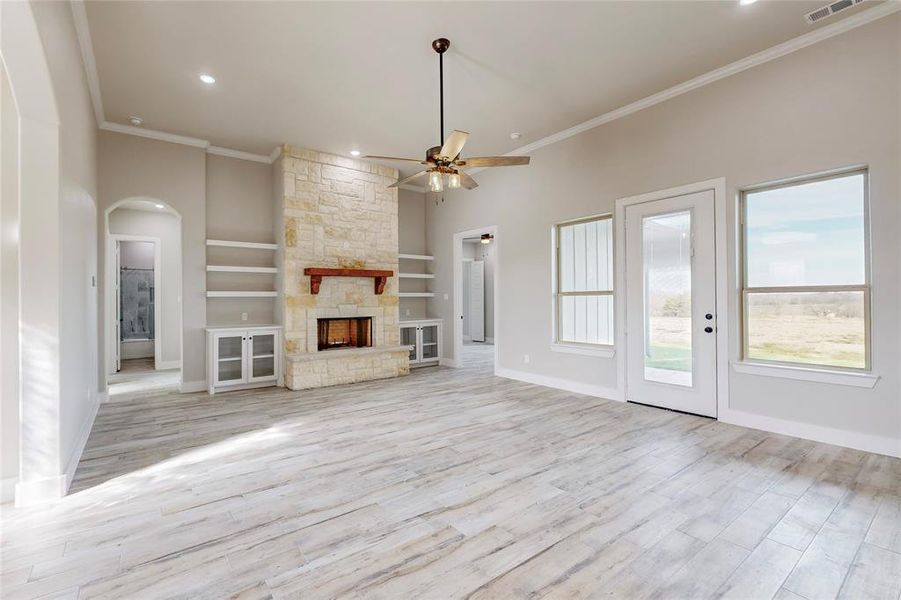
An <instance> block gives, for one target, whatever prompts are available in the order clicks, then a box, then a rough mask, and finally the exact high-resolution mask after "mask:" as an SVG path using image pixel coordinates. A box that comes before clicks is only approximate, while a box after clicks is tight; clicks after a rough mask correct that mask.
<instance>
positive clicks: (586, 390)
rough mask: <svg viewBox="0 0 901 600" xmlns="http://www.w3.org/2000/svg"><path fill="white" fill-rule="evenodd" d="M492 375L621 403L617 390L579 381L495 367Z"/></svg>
mask: <svg viewBox="0 0 901 600" xmlns="http://www.w3.org/2000/svg"><path fill="white" fill-rule="evenodd" d="M494 374H495V375H497V376H498V377H505V378H507V379H515V380H516V381H524V382H526V383H534V384H535V385H543V386H545V387H551V388H557V389H558V390H566V391H567V392H575V393H577V394H585V395H586V396H594V397H595V398H604V399H605V400H617V401H622V396H620V393H619V390H617V389H616V388H609V387H605V386H601V385H594V384H591V383H581V382H579V381H571V380H569V379H561V378H559V377H549V376H547V375H538V374H535V373H528V372H526V371H517V370H515V369H508V368H506V367H495V369H494Z"/></svg>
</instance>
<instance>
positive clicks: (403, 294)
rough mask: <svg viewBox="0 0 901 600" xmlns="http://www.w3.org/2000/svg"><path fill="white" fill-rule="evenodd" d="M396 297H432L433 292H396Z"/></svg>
mask: <svg viewBox="0 0 901 600" xmlns="http://www.w3.org/2000/svg"><path fill="white" fill-rule="evenodd" d="M397 297H398V298H434V297H435V292H398V293H397Z"/></svg>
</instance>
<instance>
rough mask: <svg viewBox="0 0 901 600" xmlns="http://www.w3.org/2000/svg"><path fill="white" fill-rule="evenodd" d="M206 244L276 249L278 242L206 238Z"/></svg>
mask: <svg viewBox="0 0 901 600" xmlns="http://www.w3.org/2000/svg"><path fill="white" fill-rule="evenodd" d="M206 245H207V246H225V247H228V248H253V249H256V250H278V244H260V243H257V242H232V241H229V240H207V241H206Z"/></svg>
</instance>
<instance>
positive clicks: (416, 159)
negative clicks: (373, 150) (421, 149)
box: [360, 154, 428, 165]
mask: <svg viewBox="0 0 901 600" xmlns="http://www.w3.org/2000/svg"><path fill="white" fill-rule="evenodd" d="M360 158H372V159H375V160H402V161H405V162H415V163H419V164H421V165H425V164H428V163H427V162H425V161H424V160H422V159H421V158H398V157H397V156H376V155H375V154H367V155H365V156H361V157H360Z"/></svg>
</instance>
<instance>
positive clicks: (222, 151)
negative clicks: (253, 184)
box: [206, 146, 280, 165]
mask: <svg viewBox="0 0 901 600" xmlns="http://www.w3.org/2000/svg"><path fill="white" fill-rule="evenodd" d="M279 150H280V149H279ZM206 151H207V153H208V154H215V155H217V156H228V157H230V158H238V159H241V160H249V161H253V162H259V163H265V164H267V165H271V164H272V158H271V156H266V155H263V154H253V153H252V152H244V151H243V150H232V149H231V148H222V147H221V146H210V147H208V148H207V149H206Z"/></svg>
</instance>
